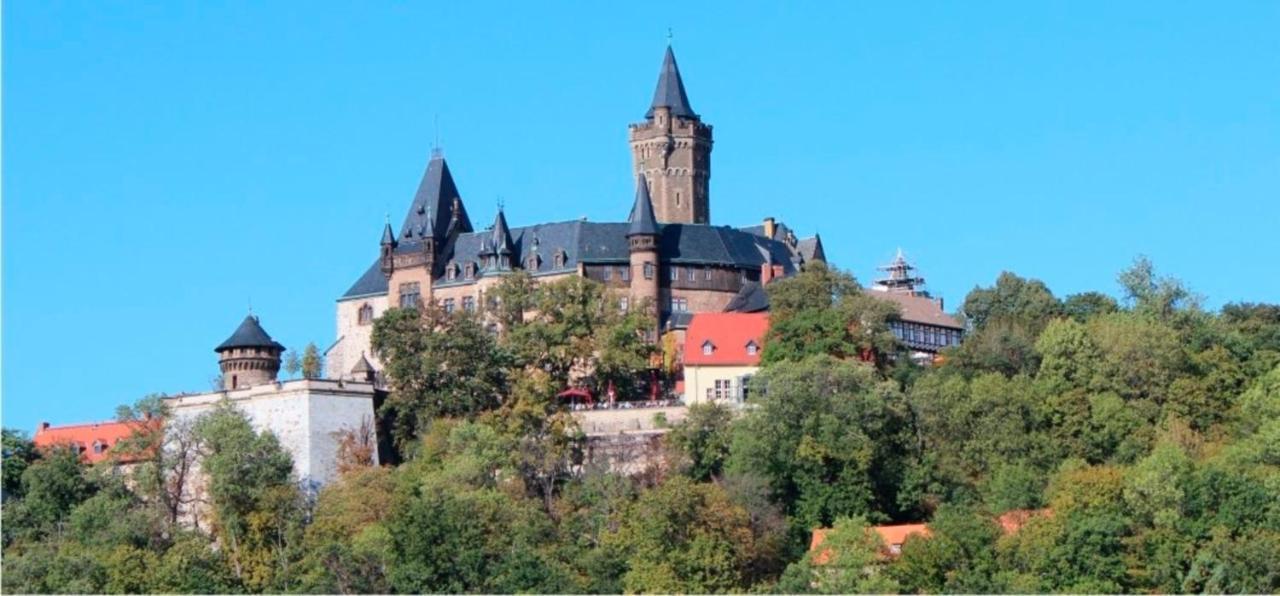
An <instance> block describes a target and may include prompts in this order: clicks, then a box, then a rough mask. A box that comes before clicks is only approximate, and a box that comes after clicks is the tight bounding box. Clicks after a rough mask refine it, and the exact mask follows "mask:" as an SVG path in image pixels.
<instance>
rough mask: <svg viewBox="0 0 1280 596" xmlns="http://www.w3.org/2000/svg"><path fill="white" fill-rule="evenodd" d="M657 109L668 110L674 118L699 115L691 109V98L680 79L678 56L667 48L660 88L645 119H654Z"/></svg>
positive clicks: (660, 77) (660, 73)
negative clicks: (677, 63)
mask: <svg viewBox="0 0 1280 596" xmlns="http://www.w3.org/2000/svg"><path fill="white" fill-rule="evenodd" d="M655 108H667V109H669V110H671V115H672V116H679V117H681V118H692V119H694V120H696V119H697V118H698V115H697V114H695V113H693V108H692V107H689V96H688V95H687V94H685V92H684V81H683V80H682V79H681V78H680V67H678V66H676V55H675V53H674V52H672V51H671V46H667V55H666V56H665V57H664V58H663V59H662V70H661V71H660V72H659V73H658V88H657V89H654V91H653V105H652V106H650V107H649V111H648V112H645V113H644V117H645V118H650V119H652V118H653V110H654V109H655Z"/></svg>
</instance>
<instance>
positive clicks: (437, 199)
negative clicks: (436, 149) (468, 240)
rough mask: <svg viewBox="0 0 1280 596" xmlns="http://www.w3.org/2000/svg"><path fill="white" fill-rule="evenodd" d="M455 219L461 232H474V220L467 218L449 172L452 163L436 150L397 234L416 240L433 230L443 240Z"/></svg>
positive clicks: (460, 197)
mask: <svg viewBox="0 0 1280 596" xmlns="http://www.w3.org/2000/svg"><path fill="white" fill-rule="evenodd" d="M455 205H456V206H457V208H456V209H455V208H454V207H455ZM455 220H456V222H457V223H456V225H457V226H458V227H459V229H458V231H459V232H470V231H471V219H470V218H469V217H467V210H466V208H465V207H463V205H462V195H460V194H458V186H457V185H456V184H454V182H453V175H452V174H450V173H449V164H447V163H445V160H444V156H442V155H440V154H439V153H436V154H433V155H432V156H431V161H430V162H428V163H427V170H426V171H425V172H423V174H422V182H420V183H418V192H417V193H415V194H414V196H413V203H412V204H410V205H409V212H408V213H407V214H405V216H404V223H403V224H401V226H400V235H399V236H398V237H399V238H400V239H402V240H404V239H415V240H416V239H419V238H421V237H422V236H423V234H424V233H425V232H427V231H430V232H432V233H433V234H435V237H436V239H437V240H439V239H443V238H444V237H445V236H446V235H447V234H448V231H449V226H450V225H451V224H452V223H453V222H454V221H455Z"/></svg>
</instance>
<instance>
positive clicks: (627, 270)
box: [618, 267, 631, 281]
mask: <svg viewBox="0 0 1280 596" xmlns="http://www.w3.org/2000/svg"><path fill="white" fill-rule="evenodd" d="M618 277H619V278H620V279H621V280H622V281H631V267H618Z"/></svg>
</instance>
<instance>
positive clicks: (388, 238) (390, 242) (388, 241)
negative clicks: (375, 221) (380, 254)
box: [382, 218, 396, 246]
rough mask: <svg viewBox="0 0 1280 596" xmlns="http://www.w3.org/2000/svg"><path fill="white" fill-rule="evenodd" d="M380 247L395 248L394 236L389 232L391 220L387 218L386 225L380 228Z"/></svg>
mask: <svg viewBox="0 0 1280 596" xmlns="http://www.w3.org/2000/svg"><path fill="white" fill-rule="evenodd" d="M382 245H383V246H395V245H396V234H395V232H392V231H391V218H387V223H386V224H383V226H382Z"/></svg>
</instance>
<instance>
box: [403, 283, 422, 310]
mask: <svg viewBox="0 0 1280 596" xmlns="http://www.w3.org/2000/svg"><path fill="white" fill-rule="evenodd" d="M421 301H422V294H421V288H420V286H419V285H418V282H416V281H411V282H406V283H402V284H400V308H415V307H417V306H418V304H419V303H420V302H421Z"/></svg>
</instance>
